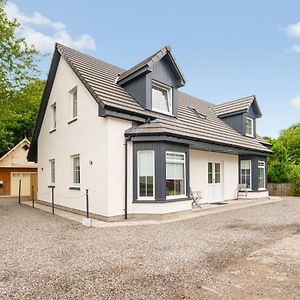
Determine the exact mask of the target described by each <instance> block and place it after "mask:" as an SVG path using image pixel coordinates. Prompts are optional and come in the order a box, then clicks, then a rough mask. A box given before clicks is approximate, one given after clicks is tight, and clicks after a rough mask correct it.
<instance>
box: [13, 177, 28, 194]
mask: <svg viewBox="0 0 300 300" xmlns="http://www.w3.org/2000/svg"><path fill="white" fill-rule="evenodd" d="M30 175H31V173H11V195H12V196H18V195H19V181H20V180H21V196H30Z"/></svg>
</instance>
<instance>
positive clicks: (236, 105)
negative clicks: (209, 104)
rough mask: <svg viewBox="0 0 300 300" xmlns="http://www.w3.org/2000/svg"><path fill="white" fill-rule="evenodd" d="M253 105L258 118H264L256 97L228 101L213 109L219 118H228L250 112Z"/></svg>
mask: <svg viewBox="0 0 300 300" xmlns="http://www.w3.org/2000/svg"><path fill="white" fill-rule="evenodd" d="M251 105H254V110H255V112H256V116H257V118H260V117H261V116H262V114H261V111H260V108H259V106H258V103H257V100H256V97H255V95H251V96H247V97H243V98H240V99H236V100H232V101H228V102H225V103H221V104H216V105H215V106H214V108H213V111H214V113H215V114H216V115H217V116H218V117H221V118H222V117H227V116H231V115H236V114H240V113H244V112H248V111H249V109H250V107H251Z"/></svg>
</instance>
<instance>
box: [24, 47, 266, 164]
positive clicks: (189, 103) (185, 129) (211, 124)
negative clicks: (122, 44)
mask: <svg viewBox="0 0 300 300" xmlns="http://www.w3.org/2000/svg"><path fill="white" fill-rule="evenodd" d="M163 49H164V48H163ZM166 49H167V48H166ZM160 51H162V50H160ZM157 55H158V54H157ZM61 56H62V57H63V58H64V59H65V60H66V61H67V63H68V64H69V66H70V67H71V68H72V70H73V71H74V72H75V74H76V75H77V76H78V77H79V79H80V80H81V82H82V83H83V84H84V86H85V87H86V88H87V90H88V91H89V92H90V93H91V95H92V96H93V98H94V99H95V100H96V101H97V103H98V104H99V106H100V107H103V108H106V109H112V110H117V111H121V112H122V113H126V114H129V115H132V116H142V117H143V118H144V119H148V118H151V119H152V120H153V119H156V120H155V121H151V122H150V124H143V125H140V126H139V127H137V128H134V129H131V130H129V131H128V132H127V133H128V134H150V133H152V134H154V133H155V132H164V133H168V134H172V135H176V136H182V137H186V138H192V139H198V140H203V141H207V142H211V143H220V144H225V145H228V146H234V147H241V148H246V149H252V150H256V151H263V152H270V150H268V149H267V148H266V147H264V146H263V145H262V144H261V143H259V142H258V141H257V140H256V139H253V138H249V137H245V136H243V135H241V134H239V133H238V132H237V131H235V130H234V129H232V128H231V127H230V126H228V125H227V124H225V122H223V121H222V120H221V119H219V118H218V116H217V114H216V111H215V110H216V107H218V105H214V104H211V103H209V102H206V101H203V100H200V99H198V98H196V97H193V96H190V95H187V94H185V93H181V92H179V108H178V111H179V116H178V118H177V119H176V118H175V117H171V116H165V115H162V114H159V113H156V112H154V111H149V110H145V109H144V108H142V107H141V106H140V105H139V104H138V103H137V102H136V101H135V100H134V99H133V98H132V97H131V96H130V95H129V94H128V93H127V92H126V90H125V89H123V88H122V87H121V86H120V85H119V84H118V83H117V78H118V76H119V75H118V74H120V73H124V72H125V70H124V69H122V68H119V67H117V66H114V65H112V64H109V63H106V62H104V61H102V60H99V59H96V58H94V57H91V56H89V55H87V54H84V53H81V52H79V51H77V50H74V49H71V48H69V47H66V46H63V45H61V44H56V46H55V52H54V56H53V60H52V63H51V67H50V71H49V75H48V80H47V83H46V87H45V90H44V93H43V98H42V101H41V106H40V111H39V115H38V119H37V122H36V126H35V130H34V134H33V139H32V142H31V147H30V150H29V153H28V159H29V160H37V140H38V136H39V132H40V128H41V125H42V122H43V118H44V114H45V111H46V107H47V103H48V99H49V96H50V93H51V89H52V85H53V82H54V78H55V73H56V69H57V66H58V63H59V59H60V57H61ZM151 57H152V56H151ZM151 59H154V58H151ZM148 60H149V58H148ZM141 64H142V63H141ZM143 64H144V62H143ZM238 101H239V100H238ZM238 101H237V102H238ZM247 101H249V102H250V100H249V99H248V100H247ZM247 101H246V102H247ZM252 101H253V100H252ZM249 102H247V103H249ZM246 106H247V107H248V106H249V104H247V105H246ZM191 107H194V108H196V110H197V111H198V112H199V114H198V113H197V111H196V112H195V109H191ZM220 107H221V105H220ZM243 107H245V106H243ZM200 115H202V117H199V116H200Z"/></svg>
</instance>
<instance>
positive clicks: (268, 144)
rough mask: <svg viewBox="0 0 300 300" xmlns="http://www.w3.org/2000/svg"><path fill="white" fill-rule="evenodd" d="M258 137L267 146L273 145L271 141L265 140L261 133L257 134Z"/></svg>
mask: <svg viewBox="0 0 300 300" xmlns="http://www.w3.org/2000/svg"><path fill="white" fill-rule="evenodd" d="M256 139H257V140H258V141H259V142H260V143H261V144H263V145H266V146H272V144H271V143H269V142H268V141H267V140H265V139H264V138H263V137H262V136H260V135H258V134H257V135H256Z"/></svg>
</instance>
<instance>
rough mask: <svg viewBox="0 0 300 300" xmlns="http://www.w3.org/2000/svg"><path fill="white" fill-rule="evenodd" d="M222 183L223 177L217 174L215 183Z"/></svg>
mask: <svg viewBox="0 0 300 300" xmlns="http://www.w3.org/2000/svg"><path fill="white" fill-rule="evenodd" d="M220 182H221V175H220V173H215V183H220Z"/></svg>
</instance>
